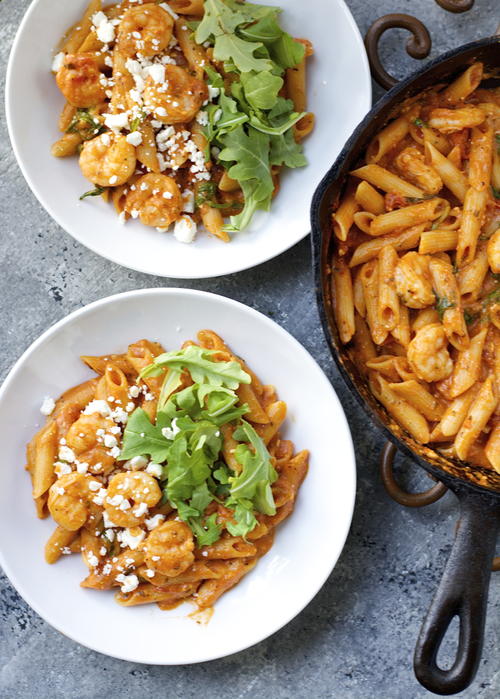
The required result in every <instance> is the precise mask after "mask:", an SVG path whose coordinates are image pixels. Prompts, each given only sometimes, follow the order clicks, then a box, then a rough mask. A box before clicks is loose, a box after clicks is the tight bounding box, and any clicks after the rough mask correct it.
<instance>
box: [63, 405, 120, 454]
mask: <svg viewBox="0 0 500 699" xmlns="http://www.w3.org/2000/svg"><path fill="white" fill-rule="evenodd" d="M114 427H116V425H115V423H114V422H113V420H110V419H109V418H105V417H102V415H99V414H98V413H94V414H93V415H80V417H79V418H78V420H76V421H75V422H74V423H73V424H72V425H71V427H70V428H69V430H68V432H67V434H66V443H67V445H68V447H70V448H71V449H72V450H73V451H74V452H75V454H76V455H77V456H78V455H79V454H82V453H83V452H85V451H87V450H88V449H93V448H94V447H96V446H97V445H98V444H102V443H103V440H102V439H99V438H98V437H99V435H98V434H97V430H104V432H109V431H110V430H111V429H112V428H114ZM110 434H113V433H112V432H111V433H110Z"/></svg>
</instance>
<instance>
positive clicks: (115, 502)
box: [106, 493, 124, 507]
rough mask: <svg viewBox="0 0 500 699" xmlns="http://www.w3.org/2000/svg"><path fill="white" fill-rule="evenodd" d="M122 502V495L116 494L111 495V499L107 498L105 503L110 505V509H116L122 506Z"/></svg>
mask: <svg viewBox="0 0 500 699" xmlns="http://www.w3.org/2000/svg"><path fill="white" fill-rule="evenodd" d="M123 500H124V497H123V495H121V493H117V494H116V495H113V496H112V497H107V498H106V502H107V503H108V504H109V505H111V506H112V507H118V506H119V505H121V504H122V502H123Z"/></svg>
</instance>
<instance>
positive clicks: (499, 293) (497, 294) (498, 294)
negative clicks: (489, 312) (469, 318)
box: [483, 284, 500, 306]
mask: <svg viewBox="0 0 500 699" xmlns="http://www.w3.org/2000/svg"><path fill="white" fill-rule="evenodd" d="M497 302H500V284H498V285H497V286H496V287H495V288H494V289H493V291H490V292H489V294H486V296H485V297H484V299H483V305H484V306H489V305H490V304H493V303H497Z"/></svg>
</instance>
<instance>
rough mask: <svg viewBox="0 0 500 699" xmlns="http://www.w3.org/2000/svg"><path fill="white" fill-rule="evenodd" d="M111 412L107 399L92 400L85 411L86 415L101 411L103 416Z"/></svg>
mask: <svg viewBox="0 0 500 699" xmlns="http://www.w3.org/2000/svg"><path fill="white" fill-rule="evenodd" d="M110 412H111V409H110V407H109V405H108V404H107V403H106V401H105V400H92V401H90V403H89V404H88V405H87V406H86V408H85V410H84V411H83V414H84V415H93V414H94V413H99V414H100V415H102V416H103V417H107V416H108V415H109V414H110Z"/></svg>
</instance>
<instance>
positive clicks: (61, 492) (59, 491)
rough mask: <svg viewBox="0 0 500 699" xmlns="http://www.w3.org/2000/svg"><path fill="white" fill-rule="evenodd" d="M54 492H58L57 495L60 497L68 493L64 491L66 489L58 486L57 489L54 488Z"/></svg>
mask: <svg viewBox="0 0 500 699" xmlns="http://www.w3.org/2000/svg"><path fill="white" fill-rule="evenodd" d="M54 490H55V491H56V493H57V494H58V495H64V493H65V492H66V491H65V490H64V488H62V487H61V486H56V487H55V488H54Z"/></svg>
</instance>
